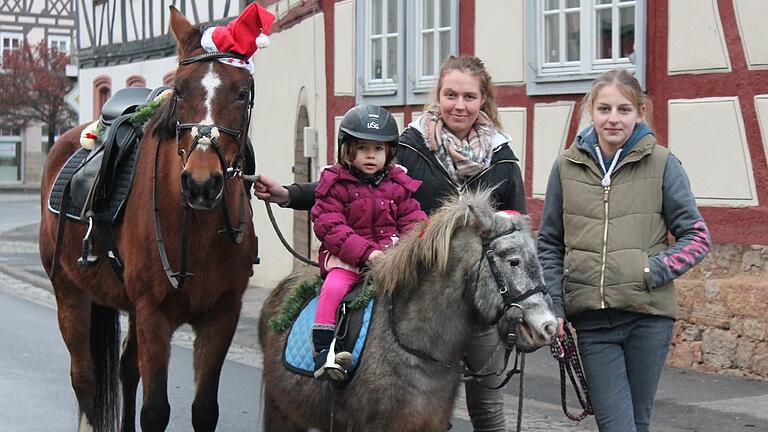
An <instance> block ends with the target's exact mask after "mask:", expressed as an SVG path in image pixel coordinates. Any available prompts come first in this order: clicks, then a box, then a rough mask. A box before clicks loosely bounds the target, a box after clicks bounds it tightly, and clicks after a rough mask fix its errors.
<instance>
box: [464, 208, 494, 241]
mask: <svg viewBox="0 0 768 432" xmlns="http://www.w3.org/2000/svg"><path fill="white" fill-rule="evenodd" d="M468 207H469V211H470V212H471V213H472V216H474V217H473V218H472V223H473V225H475V227H476V228H477V231H478V232H479V233H480V235H481V236H483V235H489V234H490V233H492V232H493V211H492V210H490V209H488V208H484V207H480V208H478V207H476V206H474V205H472V204H469V205H468Z"/></svg>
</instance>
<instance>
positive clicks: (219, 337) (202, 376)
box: [191, 292, 242, 432]
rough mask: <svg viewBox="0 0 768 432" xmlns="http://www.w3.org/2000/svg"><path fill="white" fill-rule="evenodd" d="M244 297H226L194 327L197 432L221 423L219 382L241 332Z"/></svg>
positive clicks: (194, 407)
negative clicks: (231, 344)
mask: <svg viewBox="0 0 768 432" xmlns="http://www.w3.org/2000/svg"><path fill="white" fill-rule="evenodd" d="M241 297H242V296H241V295H240V294H238V293H234V292H229V293H225V294H223V295H222V296H221V298H219V300H218V301H217V302H216V305H215V306H214V307H213V309H212V310H210V311H209V312H207V313H206V314H205V315H204V316H202V317H201V319H199V320H195V321H194V322H193V323H191V324H192V326H193V327H194V329H195V334H196V336H195V352H194V368H195V387H196V388H195V400H194V402H192V427H193V428H194V429H195V432H208V431H214V430H216V423H217V422H218V420H219V402H218V393H219V378H220V376H221V367H222V365H223V364H224V358H225V357H226V355H227V351H228V350H229V345H230V343H232V337H233V336H234V334H235V330H236V329H237V321H238V319H239V317H240V308H241V307H242V299H241Z"/></svg>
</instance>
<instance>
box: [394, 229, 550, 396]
mask: <svg viewBox="0 0 768 432" xmlns="http://www.w3.org/2000/svg"><path fill="white" fill-rule="evenodd" d="M516 231H517V228H514V227H513V228H510V229H508V230H506V231H504V232H502V233H500V234H497V235H495V236H493V237H490V238H487V239H484V240H483V242H482V254H481V256H480V259H479V261H478V263H477V266H476V267H477V278H476V279H475V289H477V285H478V284H479V282H480V272H481V271H482V265H483V262H484V261H483V258H485V261H486V262H487V263H488V266H489V268H490V270H491V273H492V274H493V278H494V280H495V281H496V285H497V287H498V290H499V294H501V296H502V298H503V300H504V312H503V313H502V314H501V315H500V316H499V318H498V319H497V320H496V321H495V322H493V323H490V324H491V325H495V324H497V323H498V321H499V320H500V319H501V317H503V316H505V315H506V312H507V311H508V310H509V309H511V308H517V309H519V310H520V312H521V313H520V317H518V318H516V319H515V324H516V325H513V326H511V328H512V329H515V328H517V324H519V323H521V322H522V321H523V316H524V309H523V307H522V306H521V305H520V304H519V303H520V302H522V301H523V300H525V299H527V298H528V297H531V296H533V295H535V294H538V293H544V292H545V288H544V287H543V286H541V287H537V288H535V289H532V290H529V291H526V292H523V293H519V294H517V295H514V294H513V293H512V292H511V291H510V289H509V287H508V286H507V283H506V282H505V281H504V277H503V276H502V275H501V271H500V270H499V268H498V265H497V264H496V258H495V253H494V251H493V248H492V247H491V244H492V243H493V242H494V241H495V240H497V239H499V238H501V237H505V236H508V235H511V234H514V233H515V232H516ZM394 304H395V302H394V294H393V295H392V296H391V298H390V303H389V324H390V329H391V331H392V335H393V336H394V339H395V342H396V343H397V345H398V346H399V347H400V348H401V349H402V350H403V351H405V352H407V353H410V354H412V355H414V356H416V357H419V358H421V359H423V360H428V361H431V362H436V363H440V364H442V365H443V366H444V367H445V368H446V369H447V370H452V371H455V372H458V373H461V374H463V375H464V379H465V380H471V379H474V380H477V381H482V379H483V378H484V377H488V376H491V375H495V376H498V375H500V374H501V372H503V371H504V370H506V369H507V366H508V364H509V357H510V354H511V353H512V351H514V350H515V347H516V343H517V334H515V333H514V330H510V331H509V332H508V333H507V336H506V338H505V341H504V345H505V355H504V368H503V369H501V371H498V372H483V371H484V370H485V369H486V368H487V366H488V364H490V361H491V359H492V358H493V357H494V356H495V355H496V352H494V353H493V355H492V356H491V359H489V361H488V363H486V364H485V365H483V367H481V368H480V369H478V370H475V369H473V368H472V367H471V365H468V364H467V363H466V362H463V361H459V362H458V363H455V364H453V363H448V362H445V361H442V360H438V359H437V358H435V357H434V356H432V355H431V354H429V353H427V352H425V351H423V350H420V349H418V348H412V347H410V346H408V345H406V344H404V343H403V342H402V341H401V340H400V335H399V333H398V331H397V325H396V319H395V306H394ZM517 364H518V354H517V352H516V354H515V364H514V367H513V368H512V369H510V371H509V372H508V373H507V376H506V377H505V379H504V380H503V382H502V383H501V384H499V385H498V386H496V387H488V388H492V389H498V388H501V387H503V386H505V385H506V384H507V382H509V380H510V379H511V378H512V376H513V375H514V374H516V373H520V372H522V370H521V369H518V367H517Z"/></svg>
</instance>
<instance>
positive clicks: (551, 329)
mask: <svg viewBox="0 0 768 432" xmlns="http://www.w3.org/2000/svg"><path fill="white" fill-rule="evenodd" d="M556 332H557V325H556V324H555V323H552V322H548V323H547V324H545V325H544V334H545V335H547V336H548V337H552V336H554V335H555V333H556Z"/></svg>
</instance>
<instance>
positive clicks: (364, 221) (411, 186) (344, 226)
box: [310, 164, 427, 274]
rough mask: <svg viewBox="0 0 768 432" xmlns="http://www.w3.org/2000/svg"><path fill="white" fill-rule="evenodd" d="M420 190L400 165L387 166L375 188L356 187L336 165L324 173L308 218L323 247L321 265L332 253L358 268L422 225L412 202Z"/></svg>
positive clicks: (349, 175) (421, 214)
mask: <svg viewBox="0 0 768 432" xmlns="http://www.w3.org/2000/svg"><path fill="white" fill-rule="evenodd" d="M420 185H421V182H420V181H418V180H414V179H412V178H410V177H408V175H407V174H406V173H405V170H403V169H402V168H401V167H399V166H393V167H391V168H390V170H389V174H388V175H387V176H386V177H385V178H384V179H383V180H382V181H381V183H379V185H378V186H373V185H370V184H368V183H363V182H360V181H359V180H358V179H357V178H356V177H355V176H354V175H352V173H351V172H349V170H348V169H346V168H345V167H343V166H342V165H339V164H336V165H333V166H331V167H328V168H326V169H324V170H323V172H322V174H320V181H319V183H318V185H317V188H316V189H315V198H316V200H315V205H314V207H312V212H311V213H310V215H311V217H312V222H313V223H314V229H315V235H317V238H318V239H319V240H320V242H321V247H320V262H321V263H323V262H324V261H325V258H326V257H327V256H328V255H329V254H330V255H333V256H336V257H338V258H339V259H341V261H343V262H344V263H345V264H348V265H350V266H352V267H361V266H362V265H364V264H365V263H366V262H367V261H368V256H369V255H370V254H371V252H373V251H374V250H376V249H379V250H383V249H384V248H387V247H389V246H391V245H392V242H393V237H395V238H396V237H397V236H399V235H400V234H405V233H406V232H408V231H409V230H410V229H411V228H412V227H413V225H414V224H415V223H416V222H418V221H421V220H426V219H427V214H426V213H424V212H423V211H422V210H421V206H420V205H419V202H418V201H416V200H415V199H413V198H411V194H412V193H413V192H415V191H416V190H417V189H418V188H419V186H420ZM321 270H322V273H323V274H324V273H325V272H326V271H325V269H324V268H321Z"/></svg>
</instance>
